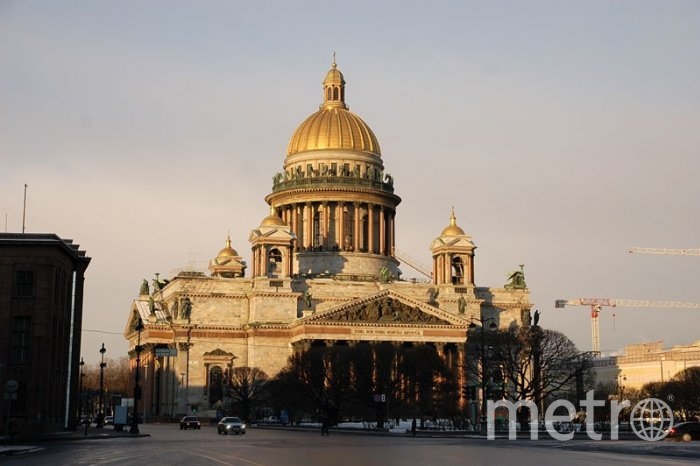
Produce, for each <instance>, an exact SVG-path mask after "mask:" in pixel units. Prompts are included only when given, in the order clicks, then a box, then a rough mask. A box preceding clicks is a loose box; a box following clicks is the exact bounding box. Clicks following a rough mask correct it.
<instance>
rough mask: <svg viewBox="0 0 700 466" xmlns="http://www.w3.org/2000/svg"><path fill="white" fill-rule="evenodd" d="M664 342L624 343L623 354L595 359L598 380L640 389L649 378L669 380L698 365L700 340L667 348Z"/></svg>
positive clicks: (699, 363) (656, 380) (660, 380)
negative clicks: (625, 344)
mask: <svg viewBox="0 0 700 466" xmlns="http://www.w3.org/2000/svg"><path fill="white" fill-rule="evenodd" d="M663 345H664V342H663V341H654V342H648V343H637V344H634V345H627V346H625V350H624V353H623V354H622V355H619V356H610V357H606V358H601V359H599V360H597V361H596V362H595V371H596V379H597V381H598V382H601V383H608V384H616V385H620V386H623V387H625V388H635V389H640V388H642V387H643V386H644V385H645V384H647V383H649V382H668V381H669V380H671V379H672V378H673V377H675V376H676V375H678V374H679V373H680V372H682V371H683V370H685V369H687V368H690V367H694V366H700V340H698V341H696V342H695V343H692V344H690V345H677V346H674V347H672V348H670V349H664V347H663Z"/></svg>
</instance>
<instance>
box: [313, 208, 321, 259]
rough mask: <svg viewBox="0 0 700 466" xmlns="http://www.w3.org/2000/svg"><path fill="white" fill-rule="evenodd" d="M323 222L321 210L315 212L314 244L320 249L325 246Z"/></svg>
mask: <svg viewBox="0 0 700 466" xmlns="http://www.w3.org/2000/svg"><path fill="white" fill-rule="evenodd" d="M322 223H323V216H322V215H321V212H314V223H313V227H312V228H313V233H312V235H311V241H312V242H313V244H312V246H313V248H314V249H315V250H319V249H320V248H321V246H323V229H322V228H321V224H322Z"/></svg>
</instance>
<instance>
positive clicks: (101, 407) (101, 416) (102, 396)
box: [97, 343, 107, 428]
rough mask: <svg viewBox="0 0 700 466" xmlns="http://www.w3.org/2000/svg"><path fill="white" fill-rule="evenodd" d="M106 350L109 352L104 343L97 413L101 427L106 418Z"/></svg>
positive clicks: (101, 352) (98, 424)
mask: <svg viewBox="0 0 700 466" xmlns="http://www.w3.org/2000/svg"><path fill="white" fill-rule="evenodd" d="M106 352H107V349H106V348H105V344H104V343H102V348H100V355H101V360H100V405H99V410H100V412H99V413H98V414H97V427H100V428H101V427H102V426H104V418H105V410H104V402H105V394H104V385H105V367H107V364H106V363H105V353H106Z"/></svg>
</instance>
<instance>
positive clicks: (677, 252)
mask: <svg viewBox="0 0 700 466" xmlns="http://www.w3.org/2000/svg"><path fill="white" fill-rule="evenodd" d="M627 251H628V252H629V253H632V254H664V255H670V256H700V249H671V248H629V249H628V250H627Z"/></svg>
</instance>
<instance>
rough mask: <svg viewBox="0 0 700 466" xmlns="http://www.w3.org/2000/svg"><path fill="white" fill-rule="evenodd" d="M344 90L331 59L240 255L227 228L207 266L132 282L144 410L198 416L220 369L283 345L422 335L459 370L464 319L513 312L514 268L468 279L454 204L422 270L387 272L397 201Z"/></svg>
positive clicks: (270, 360)
mask: <svg viewBox="0 0 700 466" xmlns="http://www.w3.org/2000/svg"><path fill="white" fill-rule="evenodd" d="M345 97H346V96H345V79H344V77H343V74H342V73H341V72H340V70H339V69H338V67H337V65H336V63H335V62H334V63H333V64H332V67H331V69H330V70H329V71H328V73H327V75H326V77H325V80H324V81H323V102H322V103H321V105H320V107H319V110H318V111H317V112H315V113H313V114H312V115H311V116H309V117H308V118H307V119H306V120H305V121H303V122H302V123H301V125H299V127H298V128H297V130H296V131H295V133H294V134H293V136H292V137H291V139H290V142H289V145H288V147H287V155H286V157H285V158H284V161H283V165H282V170H281V171H280V172H279V173H277V174H275V175H274V177H273V183H272V189H271V192H270V193H269V194H268V195H267V196H266V198H265V202H266V203H267V204H268V206H269V215H267V216H266V217H265V218H264V219H263V220H262V221H261V222H260V224H259V225H258V226H257V227H255V228H254V229H253V230H252V231H251V232H250V236H249V242H250V246H251V263H250V265H249V264H246V263H245V262H244V261H243V260H242V257H241V256H240V255H239V254H238V252H237V251H236V250H235V249H234V248H233V247H232V245H231V241H230V239H228V238H227V239H226V243H225V247H224V248H223V249H222V250H221V251H220V252H219V253H218V254H217V255H216V257H214V258H213V259H212V260H211V261H210V263H209V271H210V272H209V274H205V273H202V272H194V271H189V272H188V271H185V272H180V273H179V274H178V275H177V276H175V277H171V278H170V279H169V280H161V279H160V278H158V277H156V279H155V280H153V282H152V283H149V282H148V281H146V280H144V283H143V285H142V287H141V292H140V295H139V297H138V298H136V299H135V300H134V301H133V304H132V306H131V309H130V312H129V316H128V321H127V325H126V329H125V333H124V335H125V337H126V338H127V339H128V341H129V343H130V348H131V349H130V357H131V360H132V367H135V364H136V358H137V356H138V359H139V362H140V377H139V379H140V384H141V385H142V390H141V392H142V397H141V400H140V401H139V402H138V406H139V411H141V409H143V411H144V414H145V415H146V416H147V417H150V416H153V415H156V416H173V415H177V414H179V413H184V412H190V411H192V410H195V409H196V410H197V411H198V412H199V413H200V414H203V415H207V414H212V413H214V412H215V410H216V409H217V408H220V407H221V406H222V404H223V403H224V402H225V399H224V398H225V391H226V390H225V386H226V380H227V378H228V374H229V373H230V371H231V370H232V369H233V368H234V367H244V366H247V367H251V368H252V367H256V368H259V369H261V370H263V371H265V372H266V373H267V374H268V375H269V376H270V377H273V376H274V375H275V374H276V373H277V372H279V371H280V370H281V369H282V368H283V367H284V366H285V364H286V362H287V360H288V358H289V356H290V355H291V354H292V353H293V352H294V351H297V350H303V349H305V348H309V347H310V346H311V345H317V344H324V345H336V344H343V345H353V344H355V343H357V342H362V341H369V342H380V341H387V342H392V343H394V344H397V345H414V344H430V345H433V346H434V347H435V348H436V350H437V352H438V354H439V355H440V356H441V357H442V358H443V359H444V361H445V362H446V363H447V364H448V366H451V367H453V368H455V369H458V368H463V367H464V366H465V361H464V357H465V355H464V353H465V352H464V347H465V342H466V338H467V329H468V327H469V324H470V323H472V322H474V321H475V320H476V322H480V321H486V320H487V319H493V321H494V322H496V323H497V324H498V325H499V326H500V327H501V328H512V327H514V326H521V325H523V322H524V320H525V321H527V319H528V316H529V312H530V308H531V304H530V302H529V291H528V290H527V287H526V285H525V282H524V279H523V276H522V271H521V272H516V273H515V274H514V275H515V278H513V279H511V281H510V283H508V284H506V285H503V286H501V287H478V286H476V284H475V275H474V258H475V254H474V253H475V249H476V247H475V245H474V243H473V242H472V239H471V237H470V236H469V235H467V234H466V233H465V232H464V230H463V229H462V228H461V227H460V226H459V225H458V224H457V219H456V217H455V214H454V210H453V211H452V214H451V216H450V217H449V223H448V225H447V226H446V227H444V228H443V229H441V233H440V234H439V235H438V236H437V237H436V238H435V239H433V240H432V242H431V243H430V244H429V248H430V251H431V253H432V270H430V271H425V272H424V273H425V275H426V276H429V277H430V278H429V279H426V280H408V281H407V280H403V279H402V278H401V270H400V269H399V266H400V265H401V264H402V262H403V263H406V262H407V261H406V260H405V259H404V260H403V261H402V260H401V258H400V256H399V255H397V253H396V249H395V242H396V229H395V218H396V215H397V207H398V205H399V204H400V202H401V198H400V197H399V196H398V195H397V194H396V193H395V189H394V180H393V178H392V177H391V175H389V174H388V173H387V172H386V171H385V165H384V160H383V158H382V153H381V150H380V147H379V142H378V140H377V137H376V136H375V134H374V133H373V131H372V130H371V129H370V127H369V126H368V125H367V124H366V123H365V122H364V121H363V120H362V119H361V118H360V117H359V116H357V115H356V114H355V113H353V112H351V111H350V110H349V109H348V106H347V105H346V103H345ZM446 212H447V209H446ZM446 217H447V216H446ZM446 220H447V219H446ZM439 231H440V228H437V229H436V232H439ZM139 322H142V324H143V325H142V326H140V325H139ZM525 325H527V323H525ZM137 349H138V350H140V351H137ZM462 383H464V384H466V383H467V381H466V380H462ZM467 401H468V400H464V403H465V404H466V402H467Z"/></svg>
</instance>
